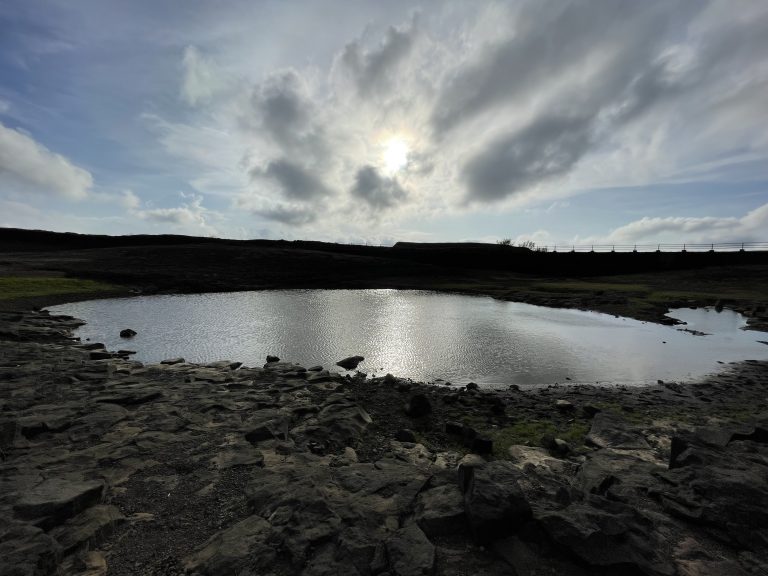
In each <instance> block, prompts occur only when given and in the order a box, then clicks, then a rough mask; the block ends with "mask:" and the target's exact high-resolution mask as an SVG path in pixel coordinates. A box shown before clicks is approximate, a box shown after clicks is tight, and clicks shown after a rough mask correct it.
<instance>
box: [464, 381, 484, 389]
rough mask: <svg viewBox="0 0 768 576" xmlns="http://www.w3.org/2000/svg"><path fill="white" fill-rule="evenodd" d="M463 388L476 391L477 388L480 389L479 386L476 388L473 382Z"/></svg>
mask: <svg viewBox="0 0 768 576" xmlns="http://www.w3.org/2000/svg"><path fill="white" fill-rule="evenodd" d="M464 388H466V389H467V390H477V389H478V388H480V386H478V385H477V384H476V383H475V382H470V383H469V384H467V385H466V386H465V387H464Z"/></svg>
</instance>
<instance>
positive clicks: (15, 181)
mask: <svg viewBox="0 0 768 576" xmlns="http://www.w3.org/2000/svg"><path fill="white" fill-rule="evenodd" d="M92 185H93V178H92V177H91V174H90V173H89V172H88V171H87V170H84V169H83V168H80V167H78V166H75V165H74V164H72V162H70V161H69V160H68V159H67V158H65V157H64V156H62V155H61V154H56V153H55V152H52V151H50V150H48V148H46V147H45V146H43V145H42V144H40V143H39V142H36V141H35V140H34V139H32V138H31V137H30V136H28V135H27V134H24V133H22V132H19V131H18V130H14V129H13V128H8V127H7V126H4V125H3V124H2V123H0V191H4V190H8V191H13V190H15V189H16V188H17V187H21V188H22V189H23V190H28V191H30V192H35V193H40V194H53V195H56V196H60V197H62V198H66V199H68V200H80V199H83V198H85V197H86V196H88V193H89V191H90V189H91V187H92Z"/></svg>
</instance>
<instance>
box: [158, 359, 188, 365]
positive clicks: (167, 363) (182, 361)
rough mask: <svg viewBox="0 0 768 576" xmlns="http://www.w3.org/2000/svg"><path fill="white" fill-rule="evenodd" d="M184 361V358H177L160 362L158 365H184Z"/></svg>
mask: <svg viewBox="0 0 768 576" xmlns="http://www.w3.org/2000/svg"><path fill="white" fill-rule="evenodd" d="M184 362H185V360H184V358H181V357H178V358H168V359H166V360H161V361H160V364H166V365H169V366H170V365H173V364H184Z"/></svg>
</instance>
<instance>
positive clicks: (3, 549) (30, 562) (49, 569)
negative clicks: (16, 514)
mask: <svg viewBox="0 0 768 576" xmlns="http://www.w3.org/2000/svg"><path fill="white" fill-rule="evenodd" d="M60 558H61V547H60V546H59V544H58V543H57V542H56V540H54V539H53V538H52V537H51V536H50V535H48V534H46V533H45V532H43V531H42V530H41V529H40V528H36V527H34V526H31V525H29V524H26V523H20V522H14V521H9V522H3V523H2V524H0V575H2V576H45V575H46V574H55V573H56V569H57V566H58V564H59V560H60Z"/></svg>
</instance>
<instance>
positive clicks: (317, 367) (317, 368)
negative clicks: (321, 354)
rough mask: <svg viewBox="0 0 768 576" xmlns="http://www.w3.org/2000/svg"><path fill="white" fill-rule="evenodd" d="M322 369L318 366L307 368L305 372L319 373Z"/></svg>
mask: <svg viewBox="0 0 768 576" xmlns="http://www.w3.org/2000/svg"><path fill="white" fill-rule="evenodd" d="M322 369H323V367H322V366H320V365H319V364H318V365H317V366H312V367H310V368H307V372H320V370H322Z"/></svg>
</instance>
